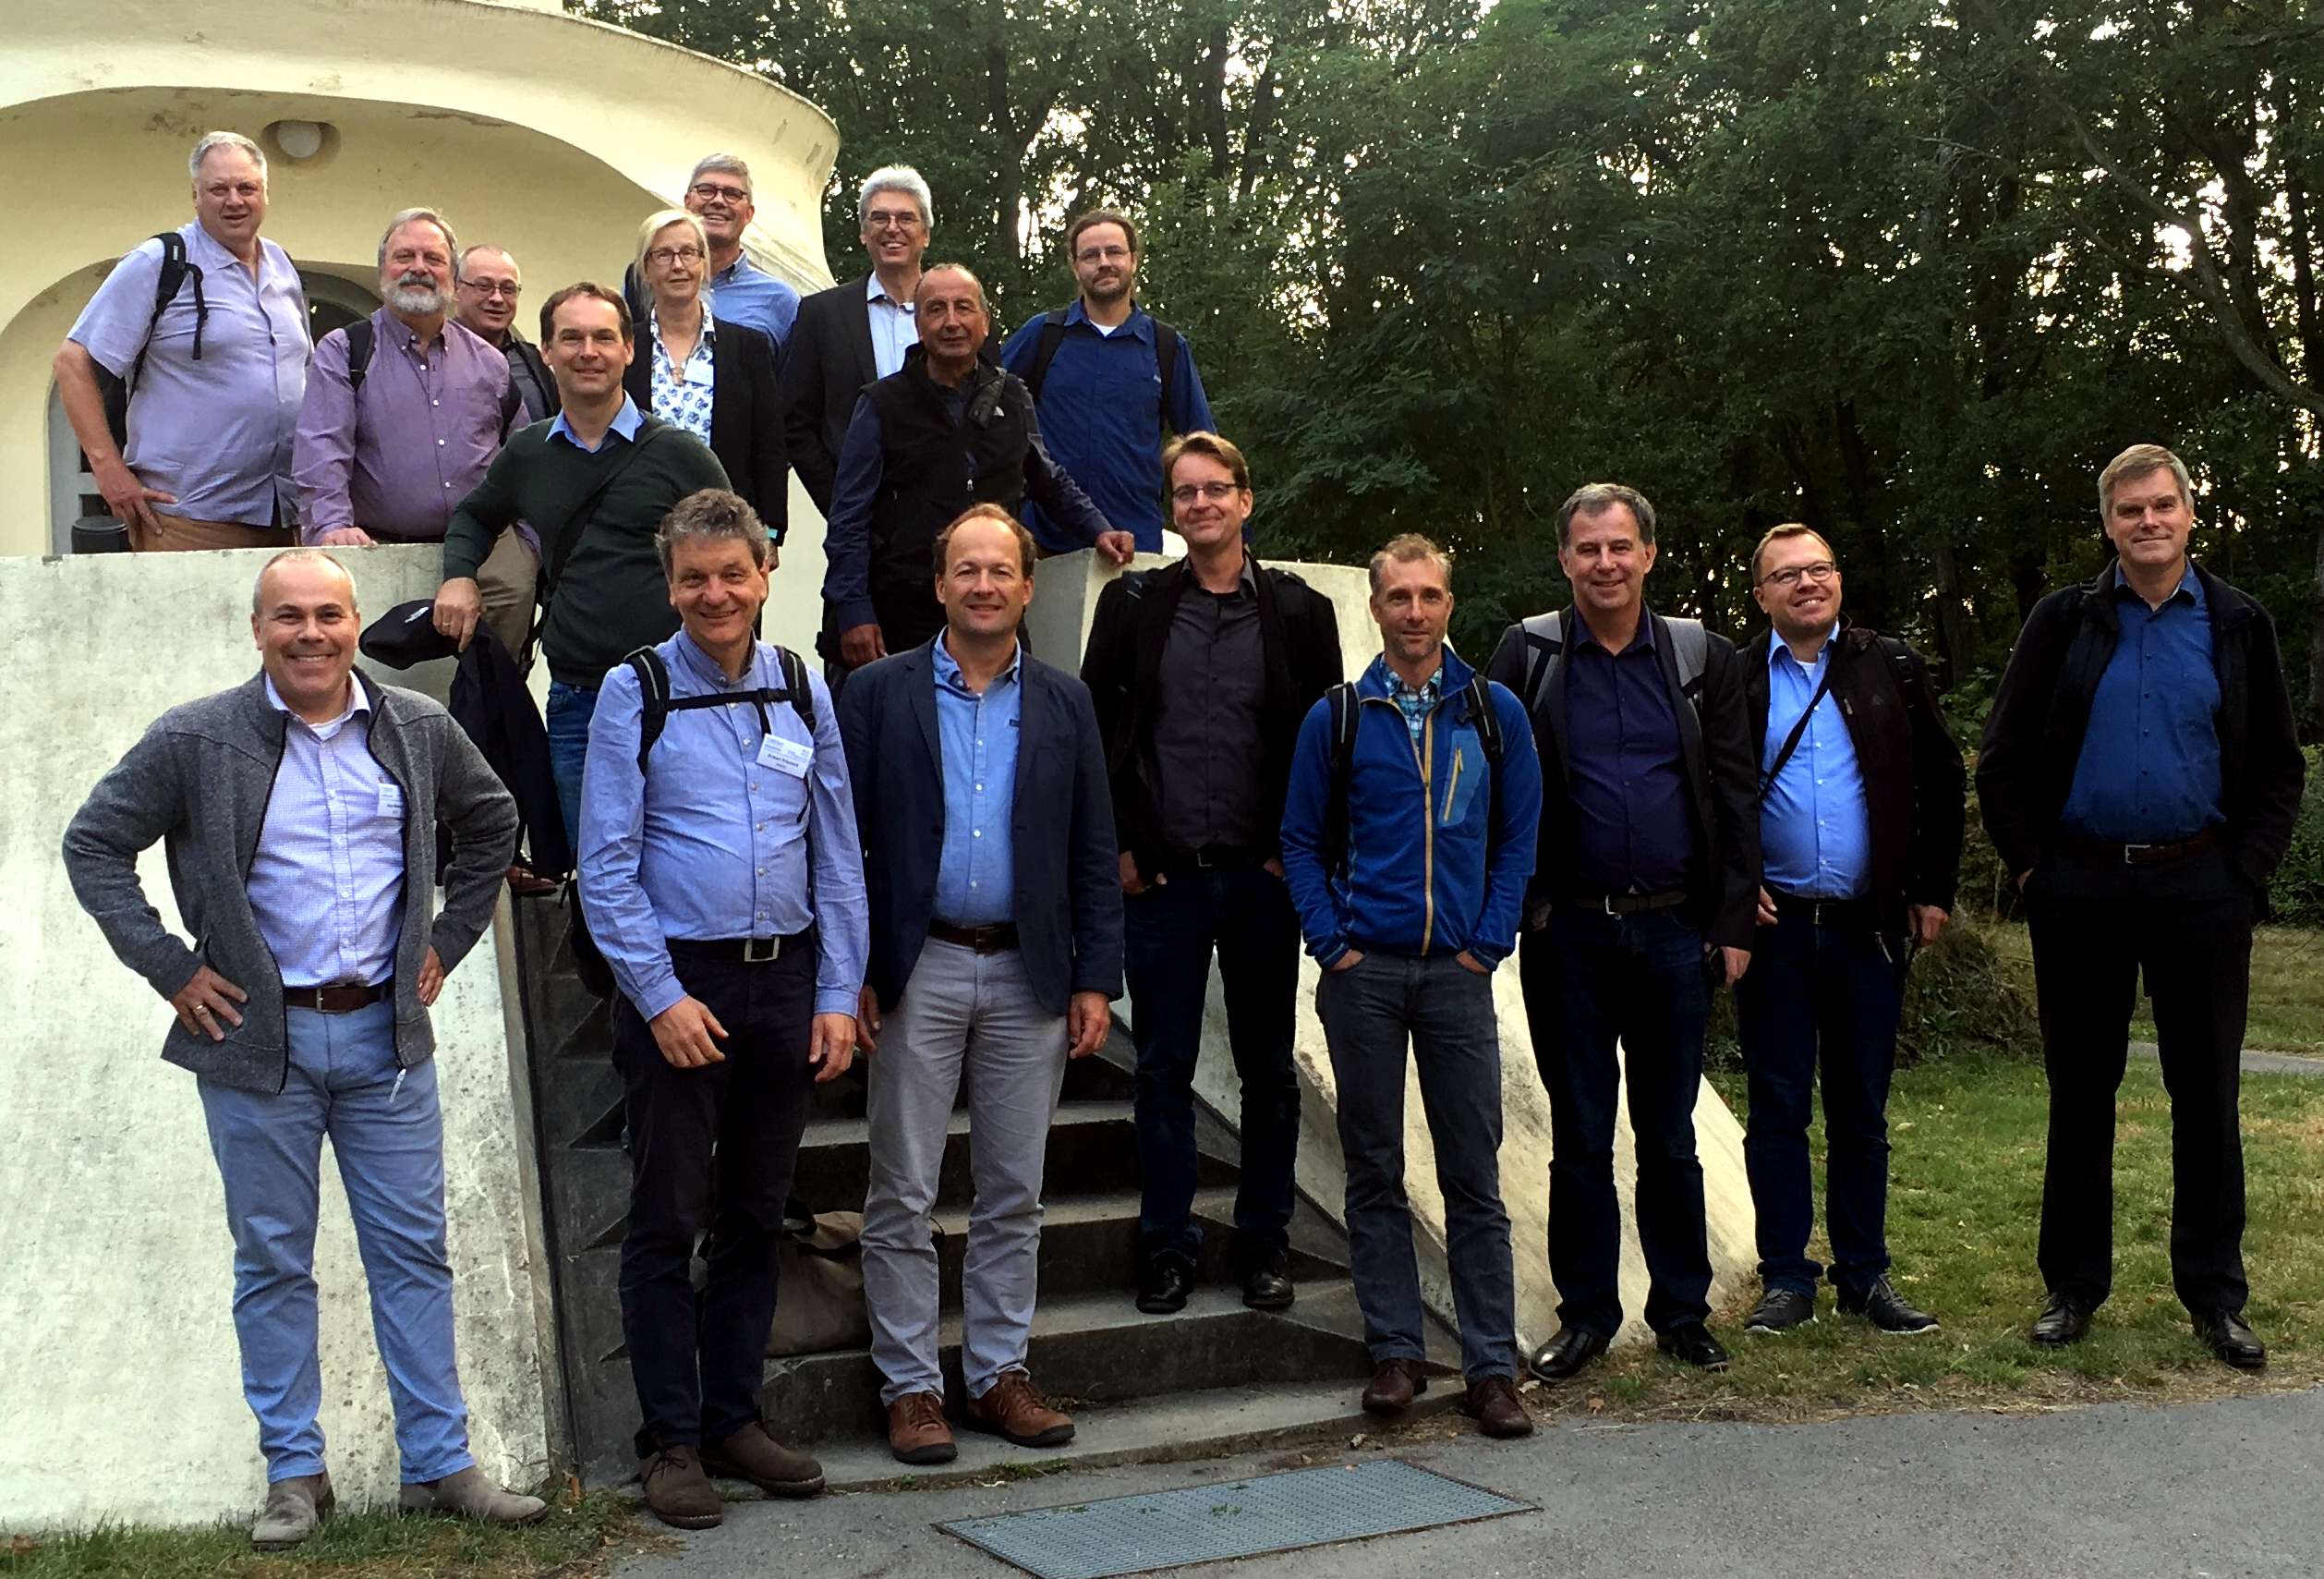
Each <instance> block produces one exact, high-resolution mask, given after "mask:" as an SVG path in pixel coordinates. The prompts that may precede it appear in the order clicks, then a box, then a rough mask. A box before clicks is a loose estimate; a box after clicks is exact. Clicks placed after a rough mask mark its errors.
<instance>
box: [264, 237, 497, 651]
mask: <svg viewBox="0 0 2324 1579" xmlns="http://www.w3.org/2000/svg"><path fill="white" fill-rule="evenodd" d="M459 255H460V246H459V242H458V241H457V240H456V239H455V238H454V236H453V234H452V227H451V226H450V225H447V224H445V223H444V221H443V219H442V216H441V215H439V214H437V213H433V212H431V211H430V210H428V209H406V210H405V211H404V212H403V213H399V214H397V215H396V216H395V217H394V219H393V220H392V221H390V222H389V224H388V227H387V234H386V235H385V236H383V237H381V238H380V287H379V288H380V296H381V299H382V300H383V301H384V302H385V304H386V305H384V306H382V307H381V309H380V310H378V311H377V312H374V313H373V314H372V315H371V316H370V318H369V320H367V321H366V322H362V323H357V324H353V325H350V326H349V327H348V328H345V329H334V330H333V331H332V332H331V333H330V334H326V335H324V336H323V337H322V340H321V343H320V344H318V345H317V346H315V358H314V361H313V362H312V363H311V364H310V365H309V370H308V379H307V398H306V403H305V404H304V405H303V406H302V407H300V408H299V413H298V434H297V444H296V445H295V447H294V449H293V452H292V462H291V476H292V479H293V480H294V481H296V482H297V485H298V518H299V525H300V528H301V530H302V532H303V535H304V536H305V538H306V541H309V542H310V543H321V544H324V545H327V546H330V547H334V548H352V547H359V546H361V545H364V544H367V543H375V542H390V543H393V542H442V541H443V535H444V526H445V524H446V523H447V522H449V521H450V520H451V519H452V512H453V510H454V508H455V507H456V506H457V505H458V504H459V503H460V501H461V500H463V499H465V498H466V497H467V496H468V494H469V492H471V491H472V490H474V488H475V487H476V485H477V484H478V483H479V482H481V481H482V480H484V472H485V468H487V467H489V466H490V465H491V464H492V457H493V455H496V454H498V453H499V451H500V447H501V440H502V437H503V435H504V434H505V433H506V432H507V431H508V428H509V425H510V423H511V422H512V421H514V420H516V419H519V418H520V416H521V407H519V406H518V405H517V404H516V403H515V402H514V401H513V400H511V399H510V397H509V372H508V359H507V358H505V357H503V356H502V354H501V353H500V352H499V351H498V350H495V349H494V348H493V347H492V346H490V345H488V344H487V343H486V342H485V341H484V340H483V339H481V338H480V337H479V336H478V335H477V334H474V333H472V332H471V331H469V330H468V328H467V327H466V325H464V324H462V323H461V322H459V320H457V319H456V318H454V317H453V316H452V312H453V282H454V276H455V275H456V273H457V265H456V264H455V262H454V260H455V259H456V258H458V257H459ZM532 590H533V589H532V584H531V581H530V580H529V579H527V580H526V581H525V583H524V584H523V585H522V586H521V587H520V586H514V585H506V586H500V587H497V588H496V587H487V588H486V589H485V618H486V620H487V622H488V623H490V625H491V626H492V628H493V629H494V630H495V631H496V632H498V633H499V635H500V637H501V640H502V645H503V646H506V647H507V648H508V650H510V651H511V652H512V653H516V652H520V651H521V650H522V649H523V647H524V641H525V635H526V631H527V627H528V626H529V625H530V616H531V613H532ZM495 591H498V592H499V593H500V594H501V595H500V596H499V598H498V599H497V600H496V599H495V597H494V595H493V594H494V593H495Z"/></svg>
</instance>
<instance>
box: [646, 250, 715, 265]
mask: <svg viewBox="0 0 2324 1579" xmlns="http://www.w3.org/2000/svg"><path fill="white" fill-rule="evenodd" d="M646 261H648V263H653V264H657V265H660V266H661V267H664V268H667V267H668V266H669V265H671V264H672V263H699V262H700V261H702V249H701V248H699V247H657V248H655V249H653V250H652V251H650V252H648V253H647V254H646Z"/></svg>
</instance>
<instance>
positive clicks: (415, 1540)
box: [0, 1492, 671, 1579]
mask: <svg viewBox="0 0 2324 1579" xmlns="http://www.w3.org/2000/svg"><path fill="white" fill-rule="evenodd" d="M252 1512H253V1513H255V1512H256V1510H255V1509H254V1510H252ZM670 1544H671V1543H670V1542H669V1541H668V1540H667V1539H665V1538H664V1537H663V1536H660V1535H658V1534H656V1533H653V1532H651V1531H649V1530H648V1529H647V1528H646V1527H645V1526H644V1525H642V1524H639V1523H638V1521H637V1520H636V1518H635V1516H634V1515H633V1514H632V1513H631V1512H629V1510H628V1508H627V1507H626V1506H625V1505H624V1504H623V1502H622V1500H621V1499H620V1498H618V1497H616V1496H614V1495H613V1494H611V1493H610V1492H595V1493H591V1494H589V1495H587V1496H582V1497H575V1496H573V1495H570V1494H567V1495H564V1496H561V1497H559V1498H558V1499H557V1500H556V1505H555V1506H554V1507H553V1508H551V1511H550V1513H549V1516H548V1517H547V1518H546V1519H544V1520H542V1521H541V1522H540V1523H539V1524H534V1525H532V1526H530V1527H529V1528H526V1529H514V1530H506V1529H491V1528H487V1527H485V1526H482V1525H478V1524H466V1523H464V1522H461V1521H459V1520H454V1519H447V1518H402V1517H399V1516H398V1515H396V1514H393V1513H353V1514H346V1515H344V1516H341V1517H337V1518H332V1519H327V1520H325V1521H324V1522H323V1525H322V1527H321V1529H320V1530H318V1531H317V1532H316V1533H315V1534H314V1536H312V1537H311V1538H309V1540H308V1541H307V1542H306V1544H305V1545H303V1546H300V1547H297V1548H296V1549H292V1550H290V1551H283V1552H265V1553H260V1552H255V1551H252V1550H251V1549H250V1536H249V1526H248V1524H247V1523H244V1524H219V1525H213V1526H212V1527H211V1528H208V1529H201V1530H148V1529H139V1530H121V1529H109V1530H99V1531H97V1532H95V1533H93V1534H91V1535H77V1536H55V1537H53V1538H38V1539H36V1538H34V1537H31V1536H14V1537H6V1536H0V1579H487V1576H489V1579H541V1576H546V1575H554V1576H555V1579H596V1576H597V1575H599V1574H601V1573H605V1572H606V1571H607V1570H609V1569H610V1568H611V1566H612V1564H613V1561H614V1560H615V1559H616V1558H618V1557H624V1556H635V1555H639V1554H642V1553H645V1552H648V1551H655V1550H660V1549H665V1548H667V1547H668V1546H669V1545H670Z"/></svg>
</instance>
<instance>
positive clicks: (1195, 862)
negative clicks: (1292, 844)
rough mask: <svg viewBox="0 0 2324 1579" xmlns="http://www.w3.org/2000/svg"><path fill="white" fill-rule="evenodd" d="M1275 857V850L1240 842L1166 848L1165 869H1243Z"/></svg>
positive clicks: (1163, 861) (1163, 867)
mask: <svg viewBox="0 0 2324 1579" xmlns="http://www.w3.org/2000/svg"><path fill="white" fill-rule="evenodd" d="M1273 858H1274V852H1272V851H1269V850H1260V849H1253V848H1249V847H1247V846H1244V845H1240V844H1206V845H1204V847H1203V848H1201V849H1199V850H1166V851H1164V852H1163V855H1162V869H1163V870H1164V871H1187V870H1192V871H1241V870H1242V869H1243V868H1246V867H1255V866H1259V865H1261V864H1263V863H1264V862H1266V861H1268V860H1271V859H1273Z"/></svg>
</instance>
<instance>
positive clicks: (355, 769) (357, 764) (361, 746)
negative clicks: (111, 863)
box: [248, 676, 404, 987]
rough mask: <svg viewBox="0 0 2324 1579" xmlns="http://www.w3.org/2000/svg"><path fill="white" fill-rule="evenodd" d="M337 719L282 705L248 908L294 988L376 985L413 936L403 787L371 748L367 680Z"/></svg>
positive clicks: (275, 700)
mask: <svg viewBox="0 0 2324 1579" xmlns="http://www.w3.org/2000/svg"><path fill="white" fill-rule="evenodd" d="M348 688H349V689H350V690H351V691H353V692H354V695H353V696H352V697H350V698H348V701H347V705H346V707H345V710H344V711H341V712H340V714H339V716H338V717H336V718H334V719H333V720H331V721H330V722H329V723H308V722H306V721H305V720H304V719H302V718H300V717H299V716H298V715H297V713H295V712H293V711H291V710H290V706H289V704H288V703H286V702H284V700H283V698H282V694H281V693H280V692H278V691H276V690H275V688H274V681H273V678H272V676H269V677H268V679H267V682H266V700H267V705H268V706H270V707H272V708H273V709H274V710H275V711H277V712H279V713H281V714H282V715H283V725H284V727H283V761H282V765H281V766H280V767H279V768H277V769H276V770H275V772H274V790H273V793H272V795H270V796H268V797H267V801H266V820H265V821H264V822H263V823H261V824H260V828H259V847H258V854H257V856H255V857H254V858H253V859H252V860H251V862H250V877H249V883H248V889H249V895H250V913H251V915H252V917H254V918H255V919H256V920H257V921H258V924H259V935H260V937H262V938H264V939H265V940H266V946H267V947H268V948H270V949H272V950H273V952H274V963H275V965H276V966H279V967H280V968H281V970H282V973H283V985H284V986H285V987H342V986H355V987H370V986H374V985H376V984H377V983H379V982H381V981H385V980H386V979H387V978H389V977H390V976H392V975H393V974H394V971H395V944H396V941H397V940H398V939H400V938H401V937H402V936H403V935H404V790H403V786H402V785H400V784H398V783H396V782H395V781H394V780H393V779H391V778H389V777H388V776H387V770H386V769H384V768H382V767H381V766H380V764H379V759H377V758H375V757H373V756H372V755H371V702H370V698H369V697H368V696H366V695H365V693H364V690H363V682H362V681H360V680H354V679H350V680H349V681H348Z"/></svg>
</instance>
